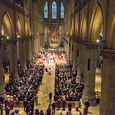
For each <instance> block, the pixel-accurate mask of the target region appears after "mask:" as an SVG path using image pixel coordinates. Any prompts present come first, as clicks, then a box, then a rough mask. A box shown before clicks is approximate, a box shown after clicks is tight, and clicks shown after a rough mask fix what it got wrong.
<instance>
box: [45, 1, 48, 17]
mask: <svg viewBox="0 0 115 115" xmlns="http://www.w3.org/2000/svg"><path fill="white" fill-rule="evenodd" d="M44 18H48V2H47V1H46V3H45V5H44Z"/></svg>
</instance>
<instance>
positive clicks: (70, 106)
mask: <svg viewBox="0 0 115 115" xmlns="http://www.w3.org/2000/svg"><path fill="white" fill-rule="evenodd" d="M71 110H72V103H71V102H69V103H68V111H69V113H71Z"/></svg>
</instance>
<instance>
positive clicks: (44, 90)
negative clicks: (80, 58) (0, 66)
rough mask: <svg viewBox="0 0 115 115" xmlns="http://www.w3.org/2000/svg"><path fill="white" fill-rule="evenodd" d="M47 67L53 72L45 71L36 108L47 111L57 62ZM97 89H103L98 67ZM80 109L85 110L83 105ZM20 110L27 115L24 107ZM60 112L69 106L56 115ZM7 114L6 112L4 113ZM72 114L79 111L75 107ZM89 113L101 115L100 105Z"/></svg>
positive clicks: (57, 111) (57, 112)
mask: <svg viewBox="0 0 115 115" xmlns="http://www.w3.org/2000/svg"><path fill="white" fill-rule="evenodd" d="M58 63H66V60H65V59H63V60H58V61H57V64H58ZM45 66H46V67H50V68H51V69H52V74H51V75H49V74H48V73H46V72H45V73H44V76H43V80H42V85H41V86H40V88H39V91H38V106H35V108H38V109H39V110H41V109H42V110H43V111H46V109H47V107H48V104H49V97H48V94H49V92H52V93H54V88H55V87H54V82H55V64H54V63H52V64H48V63H46V64H45ZM96 73H97V74H96V88H95V90H96V91H101V89H100V84H101V77H100V74H101V73H100V70H99V69H97V71H96ZM5 76H7V78H6V82H7V81H8V74H7V75H5ZM79 110H80V111H81V112H82V111H83V106H82V107H81V108H79ZM19 111H20V115H26V113H25V112H24V110H23V108H21V107H20V108H19ZM60 112H62V115H65V114H66V112H67V108H66V110H65V111H63V110H56V113H55V115H60ZM4 115H5V114H4ZM72 115H79V112H76V111H75V108H73V109H72ZM88 115H99V106H95V107H90V108H89V113H88Z"/></svg>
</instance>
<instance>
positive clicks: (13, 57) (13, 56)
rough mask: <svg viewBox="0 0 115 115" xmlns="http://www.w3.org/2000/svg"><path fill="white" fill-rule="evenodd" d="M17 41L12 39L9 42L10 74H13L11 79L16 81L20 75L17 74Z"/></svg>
mask: <svg viewBox="0 0 115 115" xmlns="http://www.w3.org/2000/svg"><path fill="white" fill-rule="evenodd" d="M16 42H17V40H16V39H15V38H14V39H10V40H8V44H9V51H10V52H9V55H10V73H11V77H12V78H11V79H13V80H16V79H18V74H17V45H16Z"/></svg>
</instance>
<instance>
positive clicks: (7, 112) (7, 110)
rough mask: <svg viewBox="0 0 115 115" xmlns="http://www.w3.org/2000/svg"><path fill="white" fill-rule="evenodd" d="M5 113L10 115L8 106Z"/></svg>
mask: <svg viewBox="0 0 115 115" xmlns="http://www.w3.org/2000/svg"><path fill="white" fill-rule="evenodd" d="M5 113H6V115H9V114H10V108H9V107H8V106H6V108H5Z"/></svg>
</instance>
